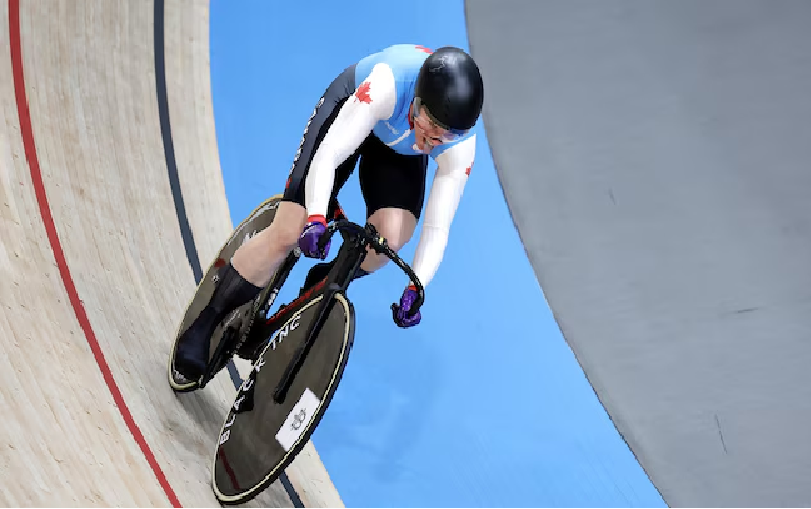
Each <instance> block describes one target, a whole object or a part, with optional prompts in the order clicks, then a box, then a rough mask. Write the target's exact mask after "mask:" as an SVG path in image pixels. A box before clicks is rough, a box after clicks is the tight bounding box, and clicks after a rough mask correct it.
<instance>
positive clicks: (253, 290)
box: [175, 65, 356, 379]
mask: <svg viewBox="0 0 811 509" xmlns="http://www.w3.org/2000/svg"><path fill="white" fill-rule="evenodd" d="M354 91H355V78H354V65H353V66H350V67H348V68H347V69H345V70H344V72H343V73H341V75H339V76H338V77H337V78H336V79H335V80H334V81H333V82H332V83H331V84H330V86H329V87H328V88H327V90H326V91H325V93H324V95H323V96H322V97H321V99H320V101H319V102H318V104H317V105H316V108H315V111H313V114H312V116H311V117H310V120H309V122H308V123H307V128H306V129H305V131H304V136H303V137H302V140H301V144H300V146H299V150H298V152H297V153H296V156H295V158H294V160H293V167H292V168H291V170H290V175H289V177H288V180H287V186H286V188H285V192H284V196H283V198H282V203H280V205H279V209H278V210H277V211H276V216H275V217H274V220H273V222H272V223H271V225H270V226H269V227H268V228H266V229H265V230H263V231H262V232H260V233H259V234H257V235H256V236H255V237H253V238H251V239H250V240H249V241H248V242H246V243H245V244H244V245H243V246H241V247H240V248H239V249H238V250H237V251H236V253H235V254H234V256H233V257H232V259H231V260H229V261H228V263H226V265H225V266H224V267H222V268H221V269H220V279H219V281H218V282H217V285H216V287H215V289H214V292H213V294H212V297H211V299H210V300H209V302H208V304H207V305H206V307H205V308H204V309H203V311H202V312H201V313H200V315H199V316H198V317H197V318H196V319H195V320H194V322H192V324H191V326H190V327H189V328H188V329H187V330H186V331H185V332H184V333H183V335H182V336H181V337H180V338H179V341H178V350H177V354H176V356H175V367H176V369H177V370H178V371H179V372H180V373H181V374H182V375H183V376H185V377H187V378H189V379H195V378H197V377H199V376H200V375H201V374H202V372H203V370H204V369H205V365H206V363H207V362H208V355H209V352H208V347H209V339H210V337H211V334H212V333H213V332H214V330H215V329H216V327H217V324H219V323H220V322H221V321H222V319H223V318H225V317H226V316H227V315H228V313H230V312H231V311H233V310H234V309H236V308H238V307H239V306H242V305H243V304H245V303H247V302H250V301H251V299H253V298H254V297H255V296H256V295H257V294H258V293H259V292H260V291H261V290H262V288H263V287H264V286H265V285H267V283H268V281H269V280H270V278H271V277H272V275H273V273H274V272H275V270H276V269H277V268H278V267H279V265H280V264H281V262H282V261H283V260H284V259H285V257H286V256H287V254H288V253H289V252H290V250H291V249H293V247H295V245H296V242H297V240H298V238H299V235H300V234H301V231H302V229H303V227H304V224H305V222H306V213H305V212H304V210H305V209H304V182H305V179H306V177H307V171H308V170H309V166H310V161H311V160H312V158H313V155H314V154H315V151H316V150H317V148H318V146H319V144H320V143H321V140H322V139H323V138H324V135H325V134H326V132H327V131H328V130H329V127H330V125H331V124H332V122H333V120H334V119H335V117H336V116H337V114H338V111H339V110H340V107H341V105H342V104H343V103H344V101H345V100H346V99H347V98H348V97H351V95H352V94H353V92H354ZM353 157H356V156H352V157H350V158H349V159H352V158H353ZM353 166H354V164H353ZM344 181H345V180H344ZM342 184H343V182H339V180H338V179H337V178H336V186H338V187H339V186H340V185H342ZM333 192H336V191H335V190H334V191H333Z"/></svg>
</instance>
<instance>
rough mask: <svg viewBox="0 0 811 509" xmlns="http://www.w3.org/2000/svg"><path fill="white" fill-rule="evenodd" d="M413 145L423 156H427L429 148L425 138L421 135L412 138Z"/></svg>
mask: <svg viewBox="0 0 811 509" xmlns="http://www.w3.org/2000/svg"><path fill="white" fill-rule="evenodd" d="M414 144H415V145H416V146H417V150H419V151H420V152H422V153H423V154H427V153H428V152H430V151H431V146H430V145H429V144H428V143H427V142H426V140H425V137H424V136H422V135H419V134H418V135H417V136H415V137H414Z"/></svg>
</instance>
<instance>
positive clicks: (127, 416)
mask: <svg viewBox="0 0 811 509" xmlns="http://www.w3.org/2000/svg"><path fill="white" fill-rule="evenodd" d="M8 11H9V12H8V18H9V38H10V43H11V65H12V69H13V74H14V91H15V95H16V99H17V112H18V113H19V117H20V132H21V135H22V139H23V147H24V148H25V157H26V159H27V160H28V167H29V168H30V170H31V179H32V180H33V182H34V192H35V193H36V197H37V202H38V203H39V210H40V214H41V215H42V222H43V223H45V230H46V231H47V233H48V240H49V241H50V243H51V249H52V250H53V253H54V258H55V259H56V264H57V266H58V267H59V274H60V275H61V276H62V282H63V283H64V285H65V290H66V291H67V293H68V297H69V299H70V303H71V304H72V305H73V310H74V312H75V313H76V319H77V320H78V321H79V325H80V326H81V328H82V330H83V331H84V334H85V337H86V338H87V343H88V344H89V345H90V350H92V351H93V356H94V357H95V358H96V363H97V364H98V366H99V369H100V370H101V373H102V375H103V376H104V381H105V382H106V383H107V387H108V389H109V390H110V393H111V394H112V396H113V400H114V401H115V404H116V406H117V407H118V410H119V411H120V412H121V417H123V418H124V422H125V423H126V424H127V427H128V428H129V430H130V433H132V436H133V438H134V439H135V442H136V443H137V444H138V446H139V447H140V448H141V452H143V454H144V457H145V458H146V460H147V462H148V463H149V465H150V466H151V467H152V470H153V472H154V473H155V477H156V478H157V479H158V482H159V483H160V485H161V487H162V488H163V491H164V492H166V496H167V497H169V501H170V502H171V503H172V506H173V507H182V506H181V505H180V501H179V500H178V498H177V496H176V495H175V493H174V491H173V490H172V487H171V486H170V485H169V482H168V481H167V480H166V476H165V475H164V474H163V471H162V470H161V468H160V465H158V462H157V460H156V459H155V455H154V454H153V453H152V451H151V450H150V448H149V445H148V444H147V443H146V440H145V439H144V437H143V435H142V434H141V430H140V429H139V428H138V425H137V424H136V423H135V420H134V419H133V417H132V414H131V413H130V411H129V408H127V404H126V402H125V401H124V397H123V396H122V395H121V391H120V390H119V388H118V385H117V384H116V382H115V379H114V378H113V373H112V372H111V371H110V366H109V365H108V364H107V361H106V360H105V359H104V353H103V352H102V351H101V347H100V346H99V342H98V340H97V339H96V335H95V333H94V332H93V328H92V327H91V325H90V320H89V319H88V318H87V313H86V312H85V310H84V306H83V305H82V302H81V300H80V299H79V293H78V292H77V291H76V286H75V285H74V283H73V278H72V277H71V275H70V270H69V268H68V264H67V261H66V259H65V254H64V252H63V251H62V245H61V244H60V242H59V236H58V234H57V233H56V227H55V226H54V221H53V217H52V216H51V209H50V206H49V205H48V197H47V195H46V194H45V185H44V184H43V181H42V172H41V171H40V167H39V160H38V158H37V151H36V145H35V143H34V131H33V129H32V127H31V115H30V113H29V111H28V99H27V97H26V93H25V75H24V73H23V59H22V43H21V36H20V1H19V0H9V2H8Z"/></svg>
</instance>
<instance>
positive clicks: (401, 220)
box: [369, 208, 417, 251]
mask: <svg viewBox="0 0 811 509" xmlns="http://www.w3.org/2000/svg"><path fill="white" fill-rule="evenodd" d="M369 222H370V223H372V224H373V225H374V226H375V228H376V229H377V231H378V233H380V235H382V236H383V237H385V238H386V242H387V243H388V245H389V247H390V248H391V249H392V250H394V251H399V250H400V249H402V247H403V246H405V245H406V243H408V241H409V240H411V236H412V235H413V234H414V229H415V228H416V226H417V218H416V217H415V216H414V214H412V213H411V212H409V211H408V210H405V209H397V208H384V209H379V210H377V211H375V213H374V214H372V215H371V217H370V218H369Z"/></svg>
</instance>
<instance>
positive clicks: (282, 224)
mask: <svg viewBox="0 0 811 509" xmlns="http://www.w3.org/2000/svg"><path fill="white" fill-rule="evenodd" d="M306 222H307V211H306V209H305V208H304V207H302V206H301V205H299V204H298V203H295V202H288V201H283V202H281V203H279V209H278V210H277V211H276V216H275V217H274V218H273V223H272V224H271V228H270V230H272V237H273V242H275V243H277V244H279V245H281V246H284V247H285V248H287V249H292V248H293V247H295V245H296V243H297V242H298V239H299V236H301V232H302V230H303V229H304V225H305V223H306Z"/></svg>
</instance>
